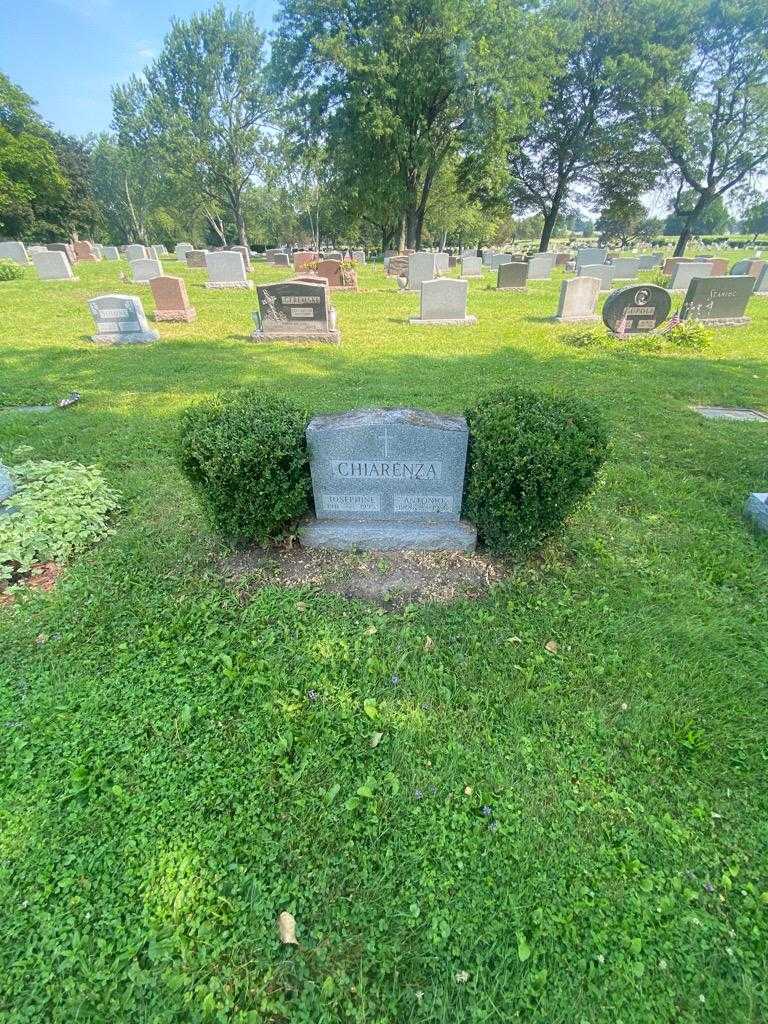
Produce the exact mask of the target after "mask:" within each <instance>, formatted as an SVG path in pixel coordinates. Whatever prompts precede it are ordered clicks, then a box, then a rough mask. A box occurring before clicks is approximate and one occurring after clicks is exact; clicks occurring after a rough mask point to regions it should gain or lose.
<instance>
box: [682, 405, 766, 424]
mask: <svg viewBox="0 0 768 1024" xmlns="http://www.w3.org/2000/svg"><path fill="white" fill-rule="evenodd" d="M691 408H692V409H693V410H694V412H697V413H699V415H700V416H703V417H704V418H705V419H708V420H739V421H745V420H746V421H748V422H762V423H768V414H767V413H764V412H760V410H759V409H741V408H739V407H738V406H727V405H692V406H691Z"/></svg>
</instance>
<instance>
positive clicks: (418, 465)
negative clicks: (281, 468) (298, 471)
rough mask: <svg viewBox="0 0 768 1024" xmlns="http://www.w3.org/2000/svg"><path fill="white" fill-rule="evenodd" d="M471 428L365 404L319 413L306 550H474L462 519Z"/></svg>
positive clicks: (311, 444) (311, 439)
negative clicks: (312, 505)
mask: <svg viewBox="0 0 768 1024" xmlns="http://www.w3.org/2000/svg"><path fill="white" fill-rule="evenodd" d="M468 438H469V432H468V430H467V421H466V420H465V419H464V417H463V416H439V415H436V414H435V413H431V412H423V411H421V410H418V409H359V410H355V411H352V412H347V413H341V414H338V415H332V416H316V417H314V419H313V420H312V421H311V422H310V424H309V426H308V427H307V447H308V449H309V456H310V468H311V472H312V490H313V493H314V499H315V512H316V515H317V518H316V519H315V520H313V521H312V522H310V523H307V524H306V525H304V526H302V527H300V528H299V536H300V539H301V543H302V544H303V545H304V546H305V547H319V548H332V549H340V550H349V549H363V550H384V551H386V550H396V549H406V550H407V549H417V550H428V551H429V550H448V551H456V550H460V551H472V550H473V549H474V547H475V542H476V531H475V530H474V528H473V527H472V526H470V525H469V524H468V523H465V522H462V521H461V520H460V515H461V500H462V493H463V489H464V472H465V467H466V458H467V441H468Z"/></svg>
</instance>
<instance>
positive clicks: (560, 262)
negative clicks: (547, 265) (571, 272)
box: [555, 252, 573, 267]
mask: <svg viewBox="0 0 768 1024" xmlns="http://www.w3.org/2000/svg"><path fill="white" fill-rule="evenodd" d="M572 259H573V253H571V252H556V253H555V267H567V266H568V264H569V263H570V262H571V260H572Z"/></svg>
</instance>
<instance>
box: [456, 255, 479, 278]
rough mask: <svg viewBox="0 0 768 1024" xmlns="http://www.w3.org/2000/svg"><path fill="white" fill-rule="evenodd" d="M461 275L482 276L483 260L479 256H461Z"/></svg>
mask: <svg viewBox="0 0 768 1024" xmlns="http://www.w3.org/2000/svg"><path fill="white" fill-rule="evenodd" d="M461 276H462V277H482V276H483V261H482V260H481V259H480V257H479V256H462V258H461Z"/></svg>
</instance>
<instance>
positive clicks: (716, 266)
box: [707, 256, 728, 277]
mask: <svg viewBox="0 0 768 1024" xmlns="http://www.w3.org/2000/svg"><path fill="white" fill-rule="evenodd" d="M707 262H708V263H709V264H711V266H712V275H711V276H712V277H725V276H726V275H727V273H728V260H724V259H720V258H719V257H717V256H715V257H713V258H712V259H711V260H708V261H707Z"/></svg>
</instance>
